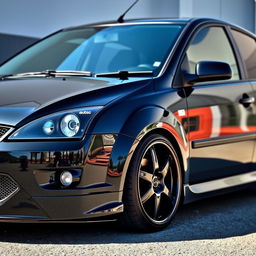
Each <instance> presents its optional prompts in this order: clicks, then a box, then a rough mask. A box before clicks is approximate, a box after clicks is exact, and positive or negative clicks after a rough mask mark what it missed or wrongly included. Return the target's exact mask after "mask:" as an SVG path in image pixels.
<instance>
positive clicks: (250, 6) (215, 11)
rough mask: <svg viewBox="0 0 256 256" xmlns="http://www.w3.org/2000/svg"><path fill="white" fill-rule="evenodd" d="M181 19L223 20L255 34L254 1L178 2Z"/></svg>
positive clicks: (187, 0) (255, 5)
mask: <svg viewBox="0 0 256 256" xmlns="http://www.w3.org/2000/svg"><path fill="white" fill-rule="evenodd" d="M179 11H180V13H179V14H180V16H181V17H211V18H218V19H223V20H226V21H228V22H231V23H234V24H237V25H239V26H241V27H244V28H246V29H248V30H250V31H251V32H255V33H256V27H255V22H256V0H214V1H213V0H180V10H179Z"/></svg>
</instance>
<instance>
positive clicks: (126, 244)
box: [0, 191, 256, 256]
mask: <svg viewBox="0 0 256 256" xmlns="http://www.w3.org/2000/svg"><path fill="white" fill-rule="evenodd" d="M0 230H1V233H0V255H1V256H5V255H8V256H13V255H26V256H30V255H31V256H36V255H44V256H45V255H58V256H59V255H97V256H101V255H111V256H114V255H133V256H134V255H196V256H198V255H204V256H207V255H220V256H224V255H232V256H234V255H239V256H240V255H254V256H255V255H256V192H252V191H240V192H236V193H233V194H229V195H225V196H220V197H216V198H211V199H206V200H203V201H200V202H196V203H193V204H190V205H186V206H183V208H182V209H181V210H180V211H179V213H178V216H177V217H176V219H175V220H174V221H173V223H172V225H171V226H170V227H169V228H168V229H166V230H164V231H162V232H159V233H154V234H134V233H128V232H125V231H123V230H122V229H120V228H119V227H118V226H117V225H116V224H113V223H107V224H93V225H92V224H90V225H88V224H75V225H74V224H69V225H65V224H44V225H39V224H30V225H24V224H0Z"/></svg>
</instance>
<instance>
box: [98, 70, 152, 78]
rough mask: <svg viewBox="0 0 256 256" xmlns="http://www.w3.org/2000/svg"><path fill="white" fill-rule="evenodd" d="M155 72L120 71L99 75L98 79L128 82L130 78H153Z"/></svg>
mask: <svg viewBox="0 0 256 256" xmlns="http://www.w3.org/2000/svg"><path fill="white" fill-rule="evenodd" d="M152 75H153V71H118V72H109V73H98V74H96V75H95V76H96V77H116V78H119V79H120V80H128V78H129V77H144V76H152Z"/></svg>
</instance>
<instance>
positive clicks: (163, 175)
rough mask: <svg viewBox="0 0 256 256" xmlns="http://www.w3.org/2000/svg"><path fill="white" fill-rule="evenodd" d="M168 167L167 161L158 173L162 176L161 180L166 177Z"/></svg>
mask: <svg viewBox="0 0 256 256" xmlns="http://www.w3.org/2000/svg"><path fill="white" fill-rule="evenodd" d="M169 167H170V160H169V159H168V161H167V162H166V164H165V166H164V168H163V170H161V171H160V172H159V173H161V174H162V177H163V180H164V178H165V176H166V175H167V173H168V171H169Z"/></svg>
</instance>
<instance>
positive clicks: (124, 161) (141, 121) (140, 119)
mask: <svg viewBox="0 0 256 256" xmlns="http://www.w3.org/2000/svg"><path fill="white" fill-rule="evenodd" d="M152 133H158V134H162V135H163V136H166V137H167V139H169V140H170V141H171V143H172V144H173V146H174V147H175V149H176V150H177V154H178V156H179V158H180V161H181V165H182V167H183V169H184V170H185V171H186V170H187V166H188V165H187V162H188V156H189V148H188V143H187V139H186V133H185V131H184V129H183V127H182V125H181V124H180V122H179V121H178V119H177V118H176V117H175V115H174V114H172V113H171V112H168V111H167V110H165V109H163V108H161V107H159V106H147V107H144V108H141V109H140V110H138V111H136V112H135V113H133V114H132V115H131V116H130V117H129V118H128V120H127V121H126V122H125V124H124V126H123V127H122V129H121V131H120V134H119V135H118V137H117V139H116V141H115V145H114V147H113V150H112V153H111V158H110V164H109V169H110V170H111V173H112V174H114V173H115V175H113V176H114V177H119V179H118V180H117V179H116V180H115V186H117V187H118V188H119V190H122V189H123V186H124V182H125V177H126V173H127V170H128V167H129V164H130V161H131V159H132V156H133V154H134V152H135V150H136V147H137V146H138V144H139V143H140V141H141V140H142V139H143V138H144V137H145V136H147V135H149V134H152ZM110 179H111V181H110V180H109V182H110V183H112V184H113V178H112V177H110Z"/></svg>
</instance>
